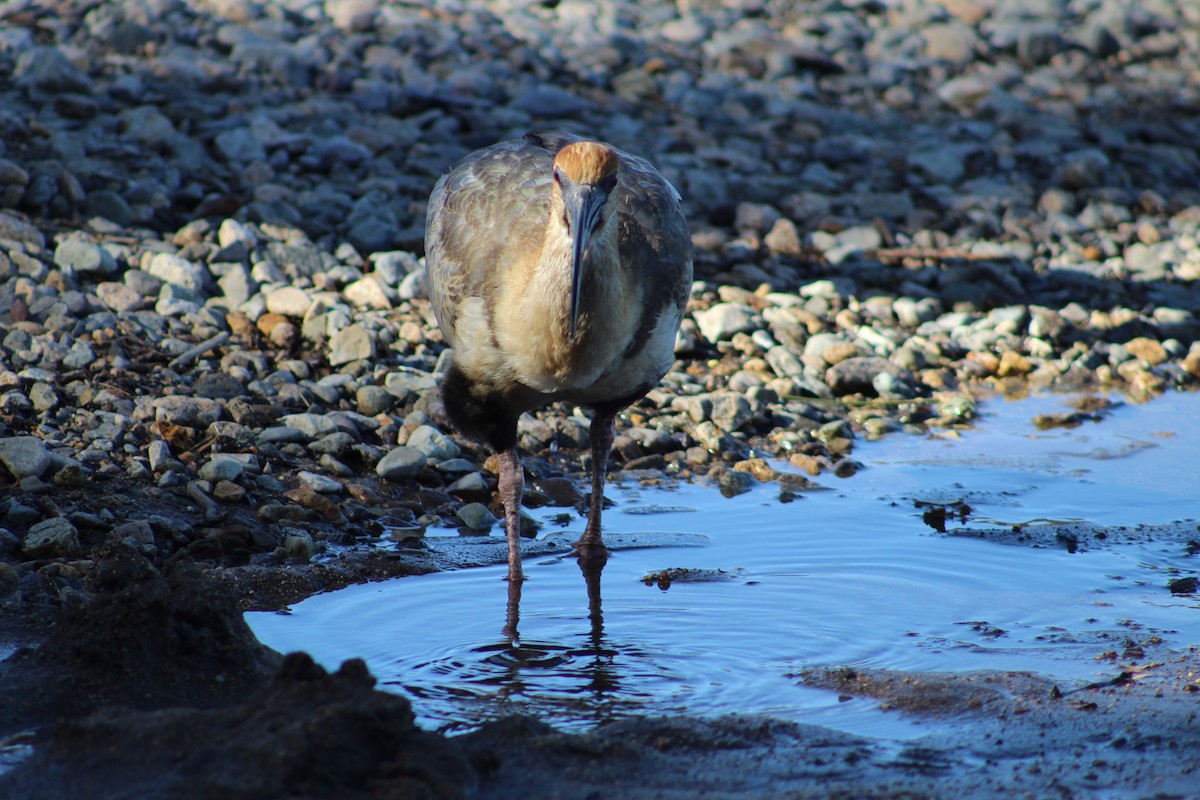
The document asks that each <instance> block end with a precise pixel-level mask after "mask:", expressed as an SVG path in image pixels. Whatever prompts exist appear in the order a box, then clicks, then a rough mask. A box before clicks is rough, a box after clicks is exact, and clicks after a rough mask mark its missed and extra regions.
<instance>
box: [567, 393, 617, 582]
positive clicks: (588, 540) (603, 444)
mask: <svg viewBox="0 0 1200 800" xmlns="http://www.w3.org/2000/svg"><path fill="white" fill-rule="evenodd" d="M588 438H589V439H591V444H592V499H591V503H590V507H589V510H588V521H587V527H586V528H584V529H583V536H581V537H579V541H578V542H576V543H575V553H576V554H577V555H578V556H579V563H580V565H581V566H595V567H603V566H604V563H605V562H606V561H608V550H606V549H605V547H604V542H603V541H602V540H601V538H600V515H601V513H602V512H603V510H604V479H605V476H606V474H607V473H608V455H609V451H611V450H612V443H613V415H612V414H600V413H597V414H596V416H594V417H592V426H591V428H590V429H589V430H588Z"/></svg>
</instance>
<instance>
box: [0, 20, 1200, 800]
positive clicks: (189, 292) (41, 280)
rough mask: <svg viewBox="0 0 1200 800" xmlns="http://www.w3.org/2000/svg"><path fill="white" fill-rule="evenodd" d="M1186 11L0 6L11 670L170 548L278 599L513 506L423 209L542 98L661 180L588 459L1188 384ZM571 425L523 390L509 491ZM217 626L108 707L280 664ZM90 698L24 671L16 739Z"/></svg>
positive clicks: (736, 483) (808, 459)
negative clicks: (670, 321) (1065, 393)
mask: <svg viewBox="0 0 1200 800" xmlns="http://www.w3.org/2000/svg"><path fill="white" fill-rule="evenodd" d="M1198 31H1200V11H1198V10H1197V9H1196V8H1194V7H1193V5H1192V4H1191V3H1189V2H1186V1H1185V0H1158V2H1150V3H1141V4H1138V5H1137V7H1136V8H1133V7H1130V6H1129V4H1127V3H1124V2H1119V1H1118V0H1091V1H1090V2H1079V3H1076V2H1071V3H1068V2H1065V0H1021V2H958V0H941V1H940V2H934V1H933V0H897V1H896V2H878V0H853V1H852V2H851V1H848V0H840V1H839V0H818V2H813V3H804V4H773V3H767V2H762V1H761V0H730V1H727V2H721V3H716V2H711V3H710V2H691V3H686V4H684V3H680V4H673V3H659V2H654V3H640V4H635V3H625V2H615V3H606V4H602V5H600V6H597V5H596V4H593V3H584V2H579V1H578V0H564V1H563V2H558V3H529V2H517V0H503V1H502V2H491V3H486V4H485V3H477V4H471V3H462V2H435V3H417V2H414V3H400V2H388V1H385V0H325V1H324V2H320V0H281V1H280V2H256V1H255V0H121V2H113V3H95V2H90V1H87V0H62V1H58V0H54V1H52V2H43V1H42V0H38V2H32V1H31V0H7V1H6V2H3V3H0V610H2V612H3V616H4V617H5V620H6V621H5V622H3V623H0V635H2V638H4V639H5V640H7V641H9V642H11V643H12V645H13V646H17V645H28V646H29V647H31V648H35V649H34V650H22V651H20V652H19V653H18V654H17V655H16V656H14V657H13V658H12V659H9V662H8V667H7V669H8V670H9V671H10V672H11V671H12V670H16V671H17V673H20V671H21V670H31V669H32V670H33V672H26V673H21V674H26V675H36V674H48V673H45V671H46V670H50V672H53V671H54V670H64V672H62V673H61V675H60V677H58V678H55V679H54V680H59V679H61V680H64V681H67V682H68V684H69V682H70V681H71V680H72V679H71V678H70V675H72V674H73V672H72V670H74V669H81V670H82V669H85V667H84V664H85V661H86V660H81V659H79V658H77V657H76V656H78V654H76V656H72V657H70V658H67V657H65V656H64V657H62V658H58V657H51V656H47V655H46V654H45V652H44V651H45V647H46V645H45V644H44V639H45V630H46V629H47V625H48V624H49V623H50V622H52V621H54V620H56V619H59V618H62V617H70V615H72V614H82V615H85V618H88V619H91V618H92V617H90V616H88V615H92V614H95V613H96V612H95V607H96V606H97V605H101V606H102V605H103V604H104V603H105V602H108V601H107V600H105V598H108V597H110V596H111V595H112V593H113V592H116V591H118V590H121V591H127V589H121V586H123V585H124V584H123V582H124V580H125V579H128V580H130V581H132V585H134V586H146V587H149V586H156V587H158V588H157V589H155V592H158V593H160V594H161V595H162V596H164V597H168V596H172V590H171V589H170V588H169V586H170V585H172V581H174V580H175V579H171V578H170V577H169V576H171V575H174V574H176V571H177V570H182V569H184V567H182V566H180V564H181V563H183V562H188V563H193V562H194V564H195V565H196V568H198V569H199V572H200V573H201V574H202V575H204V576H206V577H204V578H201V577H196V576H192V577H189V578H188V579H187V580H189V581H190V580H193V579H194V580H216V581H219V582H220V585H222V586H226V587H228V588H229V591H230V592H232V593H233V594H232V596H234V597H236V601H235V602H234V604H235V605H237V606H239V607H240V608H272V607H279V606H281V605H284V604H287V603H289V602H294V601H295V600H298V599H300V598H302V597H304V596H306V595H308V594H311V593H313V592H315V591H319V590H322V589H326V588H331V587H335V586H340V585H345V584H346V583H349V582H353V581H358V580H366V579H373V578H380V577H386V576H391V575H400V574H408V573H411V572H418V571H428V570H432V569H437V568H438V567H439V566H440V565H439V564H438V563H437V561H436V559H433V558H432V557H430V556H429V555H428V554H427V553H425V552H423V551H422V549H421V548H420V536H421V533H422V531H423V530H426V529H428V528H430V527H463V528H466V529H470V530H475V531H483V530H488V529H490V528H491V527H492V526H493V525H494V523H495V512H496V511H497V509H498V505H497V504H496V502H495V498H494V496H493V490H494V488H495V476H494V470H492V469H491V465H490V464H489V463H488V461H487V456H488V454H487V453H486V452H483V451H482V450H481V449H480V448H479V447H477V446H476V445H474V444H473V443H471V442H469V441H466V440H462V439H460V438H458V437H457V436H456V435H455V434H454V433H453V431H451V430H450V429H449V428H448V427H447V426H446V425H444V424H443V421H442V419H441V416H440V412H439V409H438V407H437V402H436V391H435V387H436V381H437V374H438V367H439V361H440V359H441V358H442V356H443V353H444V351H445V348H444V345H443V343H442V341H441V337H440V335H439V333H438V332H437V329H436V325H435V324H434V321H433V318H432V314H431V312H430V309H429V304H428V302H427V300H426V297H425V283H424V273H423V262H422V237H423V224H424V206H425V200H426V198H427V196H428V193H429V191H430V189H431V188H432V185H433V183H434V181H435V180H436V178H437V176H438V175H439V174H440V173H441V172H442V171H443V170H444V169H445V168H446V167H448V166H449V165H450V164H451V163H453V162H454V161H455V160H456V159H457V158H459V157H461V156H462V155H465V154H466V153H468V152H469V151H470V150H472V149H474V148H475V147H478V146H482V145H485V144H488V143H491V142H492V141H495V140H498V139H502V138H509V137H513V136H519V135H521V134H522V133H524V132H525V131H526V130H529V129H534V128H545V127H559V128H564V129H568V130H572V131H574V132H579V133H586V134H588V135H593V136H595V137H597V138H600V139H604V140H607V141H610V142H612V143H613V144H615V145H617V146H618V147H621V148H623V149H627V150H630V151H632V152H635V153H638V154H639V155H643V156H645V157H647V158H649V159H650V160H651V161H653V162H654V163H656V164H657V165H658V166H659V167H660V168H661V169H662V171H663V172H664V174H666V175H667V177H668V178H669V179H670V180H671V181H672V182H673V183H674V184H675V185H676V186H677V187H678V188H679V189H680V191H681V193H682V194H683V196H684V198H685V203H686V210H687V214H688V217H689V222H690V224H691V228H692V233H693V240H694V243H695V246H696V259H697V261H696V278H697V281H696V284H695V286H694V289H693V294H692V301H691V304H690V308H689V314H688V318H687V319H686V320H685V322H684V328H683V331H682V332H681V335H680V338H679V341H678V344H677V354H678V356H679V361H678V362H677V364H676V366H675V368H674V369H673V370H672V371H671V373H670V374H668V375H667V377H666V378H665V379H664V381H663V383H662V385H661V387H660V388H658V389H656V390H655V391H653V392H651V394H650V395H649V396H648V397H647V398H646V399H645V400H644V401H642V402H641V403H639V404H637V405H636V406H634V407H633V408H631V409H629V411H628V413H627V414H626V415H625V416H624V417H623V418H622V419H621V420H619V422H618V439H617V445H616V448H615V451H614V455H613V461H612V469H613V470H626V471H628V472H629V473H630V474H631V475H641V474H645V475H653V474H670V475H678V476H681V477H684V478H689V479H692V478H694V479H707V480H712V481H714V482H716V483H717V484H718V485H719V487H720V488H721V490H722V491H725V492H727V493H736V492H738V491H742V490H744V489H745V488H747V487H748V486H750V485H752V484H753V483H754V482H757V481H778V482H779V485H780V490H781V491H785V492H786V491H799V490H802V489H803V488H804V487H805V486H806V485H807V482H808V480H809V479H811V478H812V477H814V476H817V475H820V474H822V473H832V474H834V475H837V476H848V475H850V474H853V472H854V471H855V469H856V468H857V466H856V464H855V462H854V460H853V448H854V442H855V441H856V440H859V439H863V438H873V437H879V436H884V435H904V434H905V433H919V432H921V431H925V430H929V429H931V428H946V427H955V426H963V425H970V424H971V423H972V420H973V418H974V416H975V414H976V408H977V402H978V399H979V398H981V397H984V396H987V395H989V394H994V393H998V392H1000V393H1014V392H1025V391H1030V390H1034V389H1041V388H1047V389H1058V388H1076V389H1078V388H1086V389H1097V390H1118V391H1122V392H1125V393H1127V394H1128V395H1130V396H1133V397H1136V398H1140V399H1150V398H1152V397H1153V396H1154V395H1155V394H1158V393H1161V392H1163V391H1168V390H1172V389H1175V388H1189V387H1194V386H1195V385H1196V384H1197V381H1198V380H1200V344H1198V343H1197V341H1196V340H1197V332H1198V330H1200V322H1198V321H1197V317H1196V314H1197V312H1198V311H1200V283H1198V281H1197V279H1198V278H1200V155H1198V154H1197V150H1196V142H1197V141H1200V116H1198V114H1197V109H1198V108H1200V87H1198V85H1197V83H1196V81H1195V80H1194V77H1195V75H1196V74H1197V73H1198V70H1200V36H1198V35H1197V33H1198ZM586 428H587V421H586V418H585V417H583V416H582V413H581V412H579V411H578V410H576V409H571V408H555V409H550V410H547V411H546V412H543V413H540V414H537V415H533V416H531V417H527V418H525V419H524V420H523V421H522V424H521V429H520V436H521V441H520V444H521V447H522V448H523V450H524V451H525V452H526V453H528V454H530V456H531V457H530V458H529V459H528V460H527V466H528V468H529V470H530V472H531V473H532V476H533V478H534V479H536V480H535V481H534V482H533V483H532V488H531V490H530V492H529V493H528V495H527V498H526V502H527V504H529V505H536V504H562V505H574V504H576V503H577V502H579V501H580V499H581V498H580V496H579V494H578V492H577V491H576V490H575V488H574V486H573V485H572V484H571V482H570V481H569V480H565V479H567V478H571V477H573V476H575V475H576V474H577V473H579V472H580V470H581V468H582V465H581V464H580V462H579V456H580V452H581V450H584V449H585V448H586ZM764 456H770V457H773V458H776V459H779V461H776V462H774V463H776V464H781V463H782V464H786V466H785V467H784V468H783V469H777V468H775V467H772V466H770V465H769V464H768V463H767V462H766V461H764V460H763V457H764ZM114 559H115V560H116V561H114ZM118 562H119V563H120V564H123V565H124V566H121V567H119V568H118V567H117V566H114V564H116V563H118ZM131 564H135V565H137V566H130V565H131ZM188 569H192V568H191V567H188ZM160 573H161V574H160ZM188 574H189V575H190V574H191V573H188ZM119 576H125V578H120V579H119ZM179 580H182V579H179ZM176 582H177V581H176ZM163 587H168V588H163ZM206 591H207V590H206ZM150 594H151V595H154V592H150ZM156 596H157V595H156ZM164 602H166V601H164ZM171 602H174V601H171ZM168 605H170V603H168ZM172 607H173V606H172ZM194 616H195V615H194V614H193V612H187V611H178V613H176V612H175V611H173V612H171V613H170V614H168V615H167V617H169V619H170V620H173V621H171V622H169V623H168V622H163V623H162V624H163V625H165V626H166V628H165V629H166V630H176V628H174V627H172V626H176V625H183V626H184V628H186V629H189V630H190V629H191V627H192V623H191V622H187V623H183V622H180V620H190V619H193V617H194ZM113 624H115V623H113ZM228 624H229V625H233V623H228ZM200 627H201V628H204V626H203V625H201V626H200ZM235 627H236V626H235ZM243 627H244V626H243ZM204 629H205V630H207V631H209V633H208V634H206V635H205V636H204V637H200V639H199V641H201V642H219V641H221V640H222V636H224V635H228V636H231V637H233V638H235V639H236V638H238V637H246V638H247V639H248V640H250V641H248V642H246V643H245V647H244V649H243V650H239V651H238V654H236V657H234V656H231V658H232V659H233V660H232V661H231V662H230V664H231V665H233V666H231V667H230V668H231V669H233V670H234V671H235V672H236V671H238V670H241V669H245V670H246V671H247V672H246V674H247V676H248V677H247V679H246V681H244V682H237V681H235V682H233V683H234V684H237V686H236V688H235V687H232V686H231V687H230V688H229V689H228V691H227V693H225V694H222V693H221V692H220V691H214V692H212V693H201V695H200V696H199V697H200V698H201V699H199V700H195V699H192V700H189V699H188V697H189V695H188V693H187V692H186V691H183V690H182V689H180V688H179V686H178V685H177V686H176V688H175V689H170V685H169V682H168V684H164V686H167V687H168V688H167V689H164V691H163V692H162V693H161V694H156V693H155V692H149V693H148V694H147V697H153V698H154V699H153V700H146V702H145V703H141V702H131V701H130V699H129V697H128V696H127V695H125V694H122V693H121V692H111V693H109V692H99V693H98V694H97V695H96V697H97V698H100V699H103V701H104V702H112V703H118V704H125V705H129V706H131V707H136V708H144V709H150V708H163V707H168V706H172V705H180V706H187V707H189V708H193V709H194V708H197V707H218V706H222V705H228V704H234V703H241V702H243V701H244V700H245V699H246V698H247V697H249V696H250V694H251V693H252V692H253V691H258V690H265V687H266V686H267V684H268V682H269V680H270V675H271V674H272V672H273V671H274V669H275V668H276V666H277V664H278V659H277V657H275V656H273V655H271V654H264V653H259V652H258V651H257V650H256V649H255V647H254V646H255V645H256V644H257V643H254V642H252V639H253V637H252V636H250V635H249V632H248V630H241V629H237V630H233V629H231V628H227V626H226V623H225V622H221V623H219V624H218V623H213V625H212V626H210V627H208V628H204ZM59 630H60V631H61V630H62V626H61V624H60V628H59ZM221 631H224V632H225V633H224V634H222V633H221ZM77 633H78V632H77ZM60 635H61V634H60ZM209 635H211V637H212V639H211V640H210V639H209V638H206V637H208V636H209ZM121 641H122V642H125V641H126V640H124V639H122V640H121ZM39 645H40V646H41V647H42V649H41V650H37V649H36V648H37V647H38V646H39ZM64 646H65V645H64ZM97 646H98V647H99V651H98V652H100V651H103V646H102V645H97ZM114 646H117V645H114ZM119 646H120V647H126V648H127V649H128V648H134V649H136V647H138V646H140V645H137V644H136V643H134V642H126V644H122V645H119ZM198 647H199V651H205V652H207V653H208V656H210V657H214V658H215V657H216V656H215V655H214V654H213V652H212V651H206V650H205V647H203V646H198ZM68 649H69V648H68ZM217 649H218V650H221V648H220V647H218V648H217ZM51 651H52V653H53V652H59V653H60V655H61V652H65V651H54V650H53V648H51ZM30 652H41V653H42V656H36V657H34V656H30V655H29V654H30ZM187 652H191V651H187V650H186V648H185V651H180V652H175V653H174V654H173V655H172V654H168V655H164V656H163V658H164V659H165V662H164V663H168V664H170V665H171V667H170V669H171V670H186V669H188V667H186V662H187V660H188V659H187ZM197 652H198V651H197ZM222 652H223V651H222ZM22 654H23V655H22ZM192 655H195V653H194V652H193V653H192ZM31 658H32V659H33V661H30V659H31ZM46 658H50V661H45V659H46ZM125 658H128V656H123V657H122V658H120V659H116V661H111V660H110V661H109V662H105V661H104V659H100V661H101V663H110V667H111V668H112V669H118V668H119V669H129V668H130V666H129V664H128V663H127V662H125V661H124V659H125ZM38 659H42V661H39V660H38ZM55 659H57V660H55ZM51 662H53V665H54V666H53V669H52V668H51V666H47V665H48V664H50V663H51ZM31 664H40V665H41V666H39V667H36V668H35V667H33V666H31ZM114 664H115V666H113V665H114ZM122 665H124V666H122ZM39 669H40V670H43V673H38V672H37V670H39ZM97 669H100V667H97ZM306 669H307V668H305V667H303V666H302V665H301V666H296V665H295V664H293V671H292V672H290V673H288V674H290V675H292V676H293V677H295V676H296V675H298V674H299V675H307V674H309V673H307V672H305V670H306ZM135 672H136V670H135ZM14 674H16V673H14ZM55 674H59V673H55ZM63 676H65V677H63ZM360 678H361V676H358V677H353V676H352V677H351V678H347V679H346V680H348V681H350V682H351V683H354V682H356V681H357V683H356V685H358V684H363V683H364V680H360ZM176 679H178V680H180V681H182V683H181V684H179V685H182V684H186V683H187V681H186V680H183V679H182V678H179V676H176V677H175V678H172V680H176ZM31 680H35V683H36V679H31ZM313 680H317V679H316V678H313ZM321 680H324V679H321ZM102 683H103V681H102ZM365 683H366V684H369V680H366V681H365ZM13 685H14V686H15V685H25V684H21V683H20V681H17V682H16V683H14V684H13ZM56 691H57V690H56ZM339 691H340V690H339ZM364 691H367V690H364ZM368 693H369V692H368ZM7 696H8V698H9V699H12V700H14V702H15V701H16V698H15V697H14V696H13V693H12V692H9V693H8V695H7ZM39 696H41V697H42V699H43V700H45V704H44V705H43V706H41V707H40V710H39V707H38V706H37V703H36V702H33V701H31V700H30V699H29V698H30V697H34V698H36V697H39ZM55 698H57V699H55ZM100 699H97V701H96V702H95V703H85V704H83V705H81V706H79V707H78V708H75V709H74V710H73V711H72V704H71V702H69V701H67V700H66V699H64V695H62V694H56V693H55V691H50V692H49V694H47V695H44V696H42V695H37V694H36V693H35V694H33V695H26V696H25V697H24V698H23V699H22V700H21V703H19V707H20V709H21V711H20V713H15V714H14V715H13V716H12V722H11V723H10V724H9V725H8V726H6V727H5V729H4V730H0V735H13V734H18V733H20V732H22V731H24V730H27V729H29V728H30V727H32V726H33V725H40V724H44V723H46V722H49V721H50V720H52V719H55V718H58V717H64V716H65V717H76V716H79V715H81V714H84V713H89V712H91V711H94V710H96V709H97V708H100V707H102V706H103V703H101V702H100ZM339 702H342V701H339ZM345 702H348V703H352V701H350V700H346V701H345ZM381 702H382V701H381ZM389 713H390V712H389ZM401 716H403V715H401ZM60 733H61V731H60ZM63 735H66V734H63ZM431 741H432V740H431ZM22 769H27V768H22ZM18 772H21V770H18ZM25 775H26V777H25V778H23V780H28V773H27V772H26V773H25ZM0 781H3V778H0ZM24 785H29V784H28V783H27V784H24ZM63 785H64V786H65V785H66V784H63ZM459 788H460V789H461V787H459ZM456 791H458V789H455V790H454V791H449V790H447V792H446V794H449V795H452V794H454V793H455V792H456ZM768 794H769V792H768ZM47 796H58V795H56V794H48V795H47ZM346 796H351V795H346ZM355 796H357V795H355ZM364 796H365V795H364ZM396 796H406V795H396ZM877 796H891V795H888V794H886V793H883V794H879V795H877Z"/></svg>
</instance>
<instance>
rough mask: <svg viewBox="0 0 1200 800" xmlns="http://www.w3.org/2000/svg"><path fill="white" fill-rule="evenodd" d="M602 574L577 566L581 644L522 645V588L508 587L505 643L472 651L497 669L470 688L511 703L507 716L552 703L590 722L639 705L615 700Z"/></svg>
mask: <svg viewBox="0 0 1200 800" xmlns="http://www.w3.org/2000/svg"><path fill="white" fill-rule="evenodd" d="M603 570H604V565H603V564H594V563H593V564H587V563H584V562H582V561H581V562H580V571H581V573H582V574H583V579H584V585H585V587H586V590H587V604H588V623H589V624H588V630H587V632H586V635H584V634H581V636H580V638H584V640H585V642H584V643H583V644H574V645H571V644H561V643H553V642H544V641H521V637H520V633H519V632H518V625H519V623H520V616H521V588H522V584H523V582H522V581H509V582H508V605H507V611H506V614H505V623H504V628H503V636H504V640H503V641H502V642H500V643H497V644H491V645H486V646H484V647H480V648H477V650H476V652H480V653H487V654H488V655H486V656H485V657H484V659H483V662H484V663H485V664H487V665H489V666H491V667H495V668H498V669H497V670H496V671H493V672H491V673H490V674H488V675H487V676H486V677H482V676H481V677H482V679H481V680H477V681H475V683H477V684H487V685H490V686H492V687H493V688H494V692H495V694H494V695H493V698H494V699H496V700H500V701H502V702H503V701H506V700H509V701H512V705H513V707H512V708H511V710H512V711H520V710H532V709H530V708H529V707H530V706H534V707H542V706H544V705H546V704H547V703H549V702H553V703H554V704H555V705H560V704H561V705H562V706H570V707H573V708H574V710H575V712H576V713H575V714H572V715H571V716H574V717H579V716H591V721H593V722H599V721H602V720H604V719H607V718H608V717H609V716H611V713H612V711H613V710H614V706H628V705H630V703H631V701H632V702H633V704H639V701H637V700H635V699H634V697H632V696H628V697H617V694H618V692H619V690H620V688H621V681H620V667H619V666H618V663H617V659H618V657H619V656H620V655H621V652H620V651H619V650H618V649H617V648H616V647H615V646H613V645H612V644H611V643H610V642H608V641H607V640H606V637H605V634H604V612H603V607H602V601H601V590H600V576H601V573H602V572H603ZM626 655H630V653H626ZM552 687H553V688H552ZM581 712H582V713H581ZM589 712H590V713H589ZM581 721H582V720H581Z"/></svg>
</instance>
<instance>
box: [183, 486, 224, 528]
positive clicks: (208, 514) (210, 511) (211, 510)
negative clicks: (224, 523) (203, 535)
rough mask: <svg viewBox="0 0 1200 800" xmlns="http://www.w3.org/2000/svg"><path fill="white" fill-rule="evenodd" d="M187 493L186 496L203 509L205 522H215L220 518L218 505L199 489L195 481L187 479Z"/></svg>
mask: <svg viewBox="0 0 1200 800" xmlns="http://www.w3.org/2000/svg"><path fill="white" fill-rule="evenodd" d="M187 494H188V497H190V498H192V499H193V500H195V501H196V502H197V503H199V504H200V506H201V507H202V508H203V509H204V521H205V522H216V521H217V520H219V519H220V518H221V508H220V506H218V505H217V504H216V502H215V501H214V500H213V499H212V498H211V497H209V496H208V495H206V494H205V493H204V492H203V491H201V489H200V487H199V486H197V485H196V482H195V481H188V485H187Z"/></svg>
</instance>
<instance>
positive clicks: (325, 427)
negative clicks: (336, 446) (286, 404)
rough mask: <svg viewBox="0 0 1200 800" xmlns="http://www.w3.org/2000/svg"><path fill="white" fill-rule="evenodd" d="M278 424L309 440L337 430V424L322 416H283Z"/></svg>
mask: <svg viewBox="0 0 1200 800" xmlns="http://www.w3.org/2000/svg"><path fill="white" fill-rule="evenodd" d="M280 422H282V423H283V424H284V425H286V426H288V427H291V428H296V429H298V430H299V431H301V432H302V433H303V434H304V435H305V436H307V437H309V438H310V439H319V438H321V437H322V436H328V435H329V434H331V433H336V432H337V430H338V426H337V423H336V422H334V421H333V420H332V419H330V418H329V417H327V416H325V415H324V414H285V415H284V416H283V417H281V418H280Z"/></svg>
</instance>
